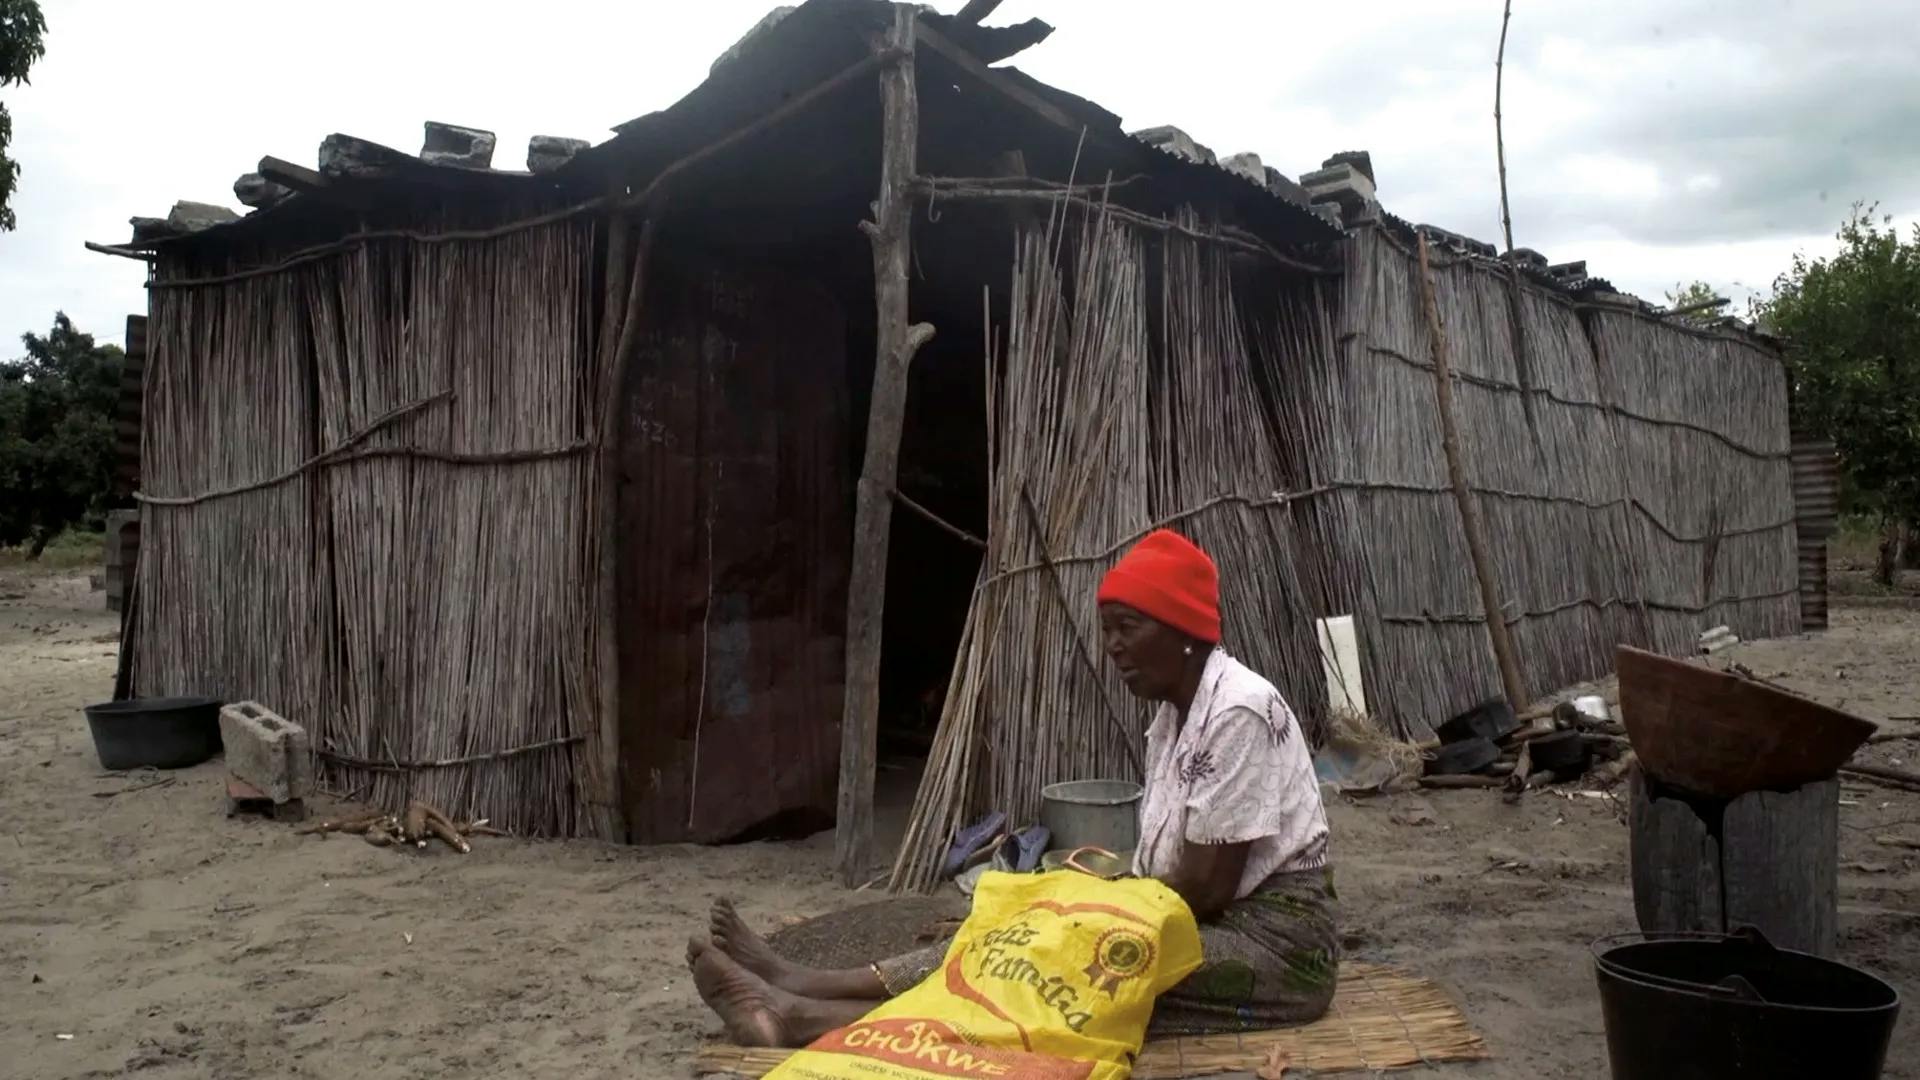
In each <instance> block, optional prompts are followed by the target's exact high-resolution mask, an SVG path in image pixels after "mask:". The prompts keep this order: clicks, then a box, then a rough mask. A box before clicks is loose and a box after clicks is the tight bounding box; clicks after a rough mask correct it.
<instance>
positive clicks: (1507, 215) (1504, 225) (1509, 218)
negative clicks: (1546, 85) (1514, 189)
mask: <svg viewBox="0 0 1920 1080" xmlns="http://www.w3.org/2000/svg"><path fill="white" fill-rule="evenodd" d="M1512 18H1513V0H1507V2H1506V5H1505V7H1504V8H1503V9H1502V10H1501V12H1500V48H1499V51H1497V52H1495V53H1494V54H1493V148H1494V155H1495V157H1496V159H1497V160H1498V161H1499V163H1500V231H1501V232H1502V233H1503V234H1505V236H1506V241H1507V250H1508V251H1509V252H1511V251H1512V250H1513V214H1512V213H1511V212H1510V211H1509V210H1508V208H1507V140H1506V137H1505V136H1504V135H1503V134H1502V133H1501V130H1500V85H1501V80H1502V79H1503V78H1504V77H1505V75H1506V66H1507V23H1508V22H1509V21H1511V20H1512Z"/></svg>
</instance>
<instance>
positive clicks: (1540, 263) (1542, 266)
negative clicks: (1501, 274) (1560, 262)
mask: <svg viewBox="0 0 1920 1080" xmlns="http://www.w3.org/2000/svg"><path fill="white" fill-rule="evenodd" d="M1500 258H1502V259H1504V260H1506V261H1507V262H1510V263H1513V264H1515V265H1517V266H1519V267H1520V268H1521V269H1522V270H1533V271H1537V272H1539V273H1542V274H1544V273H1546V272H1547V257H1546V256H1545V255H1542V254H1540V253H1539V252H1537V251H1535V250H1533V249H1532V248H1524V247H1517V248H1514V249H1513V250H1512V251H1509V252H1507V253H1506V254H1505V255H1502V256H1500Z"/></svg>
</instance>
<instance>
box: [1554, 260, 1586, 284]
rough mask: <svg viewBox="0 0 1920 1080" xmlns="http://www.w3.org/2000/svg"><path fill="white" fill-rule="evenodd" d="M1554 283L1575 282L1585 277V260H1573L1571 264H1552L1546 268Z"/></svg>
mask: <svg viewBox="0 0 1920 1080" xmlns="http://www.w3.org/2000/svg"><path fill="white" fill-rule="evenodd" d="M1547 273H1549V274H1552V275H1553V277H1554V280H1556V281H1577V280H1579V279H1580V278H1583V277H1586V276H1587V260H1585V259H1575V260H1573V261H1572V262H1563V263H1554V264H1553V265H1551V266H1549V267H1547Z"/></svg>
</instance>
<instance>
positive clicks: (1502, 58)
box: [1493, 0, 1519, 705]
mask: <svg viewBox="0 0 1920 1080" xmlns="http://www.w3.org/2000/svg"><path fill="white" fill-rule="evenodd" d="M1512 18H1513V0H1507V3H1506V7H1505V9H1504V10H1502V11H1501V12H1500V51H1499V52H1496V53H1494V54H1493V152H1494V156H1495V157H1496V158H1497V159H1498V160H1499V162H1500V231H1501V232H1503V233H1505V234H1506V238H1507V250H1508V251H1512V250H1513V213H1512V211H1510V210H1508V209H1507V140H1506V137H1505V136H1504V135H1502V134H1501V132H1500V81H1501V79H1502V77H1503V76H1504V75H1505V73H1506V65H1507V23H1508V22H1509V21H1510V20H1511V19H1512ZM1515 704H1516V705H1518V704H1519V702H1515Z"/></svg>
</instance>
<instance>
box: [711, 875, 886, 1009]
mask: <svg viewBox="0 0 1920 1080" xmlns="http://www.w3.org/2000/svg"><path fill="white" fill-rule="evenodd" d="M709 923H710V925H709V927H708V932H709V934H711V936H712V938H713V944H714V947H715V948H717V949H719V950H720V951H721V952H723V953H725V954H726V955H727V956H728V957H729V958H730V959H732V960H733V962H734V963H736V964H738V965H740V966H741V967H743V968H745V969H747V970H748V971H750V972H752V973H753V974H755V975H757V976H759V977H760V979H761V980H762V981H764V982H766V983H767V985H769V986H772V987H774V988H776V989H780V990H785V991H786V992H787V993H789V994H797V995H799V996H801V997H805V998H815V999H818V1000H823V1001H859V1002H865V1003H866V1004H867V1005H869V1006H871V1005H872V1004H873V1003H874V1002H876V1001H884V1000H885V999H886V998H887V997H888V996H889V995H888V994H887V988H886V986H885V985H883V984H882V983H881V982H880V977H879V976H878V975H875V974H874V972H873V969H872V968H870V967H859V968H843V969H841V970H838V971H833V970H827V969H824V968H811V967H806V966H804V965H801V964H796V963H793V962H792V961H790V960H783V959H781V958H780V956H779V955H777V954H776V953H775V952H774V951H773V949H772V948H771V947H770V946H768V945H767V942H766V939H764V938H762V937H761V936H760V935H758V934H756V933H754V932H753V931H752V930H749V929H747V924H746V923H745V922H743V921H742V920H741V918H740V913H739V912H737V911H735V910H734V909H733V902H732V901H731V900H728V899H726V898H725V897H722V898H721V899H718V900H715V901H714V902H713V912H712V914H711V917H710V920H709Z"/></svg>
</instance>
